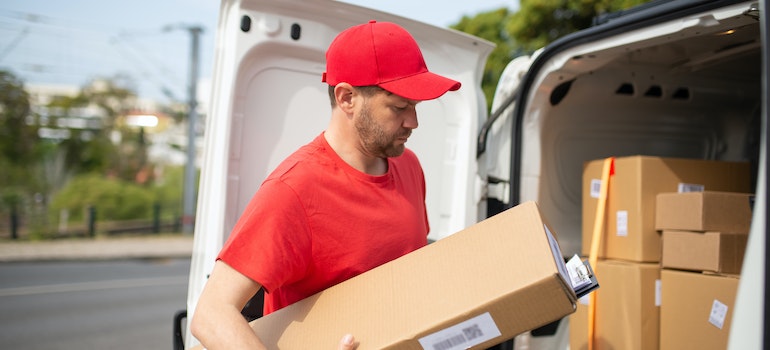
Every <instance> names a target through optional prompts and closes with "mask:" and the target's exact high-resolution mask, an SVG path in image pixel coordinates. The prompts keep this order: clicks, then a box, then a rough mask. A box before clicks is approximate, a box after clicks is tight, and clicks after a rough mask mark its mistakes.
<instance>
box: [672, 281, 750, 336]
mask: <svg viewBox="0 0 770 350" xmlns="http://www.w3.org/2000/svg"><path fill="white" fill-rule="evenodd" d="M738 282H739V279H738V278H737V277H736V276H720V275H709V274H701V273H697V272H686V271H676V270H667V269H663V271H662V272H661V284H662V286H661V291H662V300H661V306H660V349H661V350H680V349H699V350H707V349H720V350H721V349H727V341H728V336H729V335H730V323H731V322H732V314H733V309H734V306H735V296H736V293H737V291H738Z"/></svg>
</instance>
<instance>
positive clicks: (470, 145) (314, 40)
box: [175, 0, 770, 350]
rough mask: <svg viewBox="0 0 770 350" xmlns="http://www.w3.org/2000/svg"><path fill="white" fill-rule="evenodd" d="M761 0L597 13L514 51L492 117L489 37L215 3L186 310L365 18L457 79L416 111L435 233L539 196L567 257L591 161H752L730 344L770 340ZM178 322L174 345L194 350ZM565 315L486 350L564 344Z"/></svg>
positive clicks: (324, 103) (302, 128)
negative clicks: (341, 46)
mask: <svg viewBox="0 0 770 350" xmlns="http://www.w3.org/2000/svg"><path fill="white" fill-rule="evenodd" d="M764 6H765V4H764V3H762V4H758V3H756V2H751V1H748V2H747V1H665V2H657V1H654V2H652V3H650V4H647V5H643V6H640V7H638V8H634V9H630V10H627V11H623V12H620V13H614V14H609V15H606V16H604V17H602V18H598V19H597V21H596V25H595V26H593V27H592V28H589V29H586V30H583V31H580V32H577V33H573V34H571V35H568V36H565V37H563V38H561V39H559V40H557V41H556V42H554V43H552V44H551V45H549V46H547V47H545V48H543V49H541V50H539V51H537V52H536V53H535V54H534V55H532V56H528V57H519V58H516V59H514V60H513V61H512V62H511V63H510V64H509V66H508V67H507V68H506V70H505V72H504V73H503V76H502V77H501V80H500V83H499V85H498V88H497V92H496V95H495V97H494V101H493V108H492V113H491V115H489V116H488V113H487V112H486V103H485V100H484V96H483V94H482V92H481V89H480V81H481V74H482V71H483V67H484V63H485V61H486V58H487V55H488V53H489V52H490V51H491V49H492V48H493V45H492V44H491V43H489V42H486V41H484V40H482V39H479V38H476V37H473V36H469V35H466V34H463V33H460V32H457V31H453V30H449V29H443V28H437V27H433V26H430V25H427V24H423V23H419V22H415V21H413V20H410V19H407V18H403V17H399V16H395V15H392V14H387V13H382V12H378V11H374V10H371V9H366V8H362V7H357V6H354V5H350V4H347V3H341V2H336V1H330V0H282V1H274V0H223V1H222V6H221V13H220V22H219V28H218V32H217V39H216V40H217V44H216V52H215V67H214V79H213V86H212V90H213V95H212V101H211V110H210V112H209V114H208V120H207V125H206V137H205V139H206V141H205V149H204V158H203V167H202V172H201V180H200V189H199V198H198V207H197V223H196V226H195V245H194V249H193V257H192V266H191V272H190V284H189V290H188V299H187V308H188V309H187V313H188V314H190V315H192V313H193V310H194V308H195V305H196V303H197V300H198V295H199V293H200V292H201V290H202V288H203V285H204V284H205V281H206V278H207V276H208V273H209V271H210V270H211V268H212V267H213V264H214V259H215V257H216V255H217V253H218V252H219V249H220V248H221V247H222V245H223V243H224V241H225V240H226V239H227V237H228V235H229V233H230V230H231V229H232V227H233V226H234V224H235V222H236V220H237V218H238V216H239V215H240V214H241V212H242V211H243V209H244V207H245V206H246V204H247V202H248V201H249V199H250V198H251V196H252V195H253V193H254V192H255V191H256V190H257V187H258V186H259V184H260V183H261V182H262V179H263V178H264V177H265V176H266V175H267V174H268V172H269V171H270V170H272V168H273V167H275V166H276V165H277V164H278V162H279V161H281V160H282V159H283V158H284V157H285V156H287V155H288V154H289V153H290V152H292V151H293V150H294V149H296V148H297V147H299V146H301V145H303V144H305V143H307V142H308V141H309V140H311V139H312V138H313V137H314V136H316V135H317V134H319V133H320V132H321V130H323V129H324V128H325V126H326V125H327V122H328V119H327V118H328V115H329V105H328V99H327V95H326V86H325V85H324V84H323V83H322V82H321V73H322V72H323V71H324V67H325V63H324V53H325V50H326V48H327V47H328V45H329V43H330V42H331V40H332V39H333V38H334V37H335V36H336V34H337V33H338V32H340V31H341V30H343V29H345V28H347V27H349V26H352V25H355V24H358V23H363V22H365V21H368V20H370V19H376V20H378V21H391V22H396V23H398V24H400V25H402V26H403V27H405V28H406V29H407V30H408V31H410V32H411V33H412V34H413V35H414V37H415V39H416V40H417V41H418V43H419V44H420V47H421V48H422V50H423V53H424V55H425V59H426V62H427V64H428V67H429V68H430V69H431V70H432V71H435V72H437V73H439V74H442V75H445V76H448V77H450V78H452V79H455V80H458V81H460V82H462V84H463V87H462V89H460V90H459V91H458V92H453V93H448V94H446V95H445V96H443V97H442V98H440V99H438V100H435V101H427V102H424V103H421V104H420V105H419V106H418V113H419V115H420V127H419V128H418V129H417V130H416V131H415V133H414V134H413V136H412V137H411V138H410V141H409V144H408V146H409V147H410V148H411V149H413V150H414V151H415V152H416V153H417V155H418V156H419V157H420V159H421V162H422V163H423V166H424V168H425V175H426V180H427V205H428V211H429V220H430V222H431V229H432V232H431V233H430V236H429V238H430V239H432V240H439V239H442V238H444V237H446V236H448V235H451V234H452V233H454V232H457V231H459V230H461V229H463V228H465V227H467V226H470V225H471V224H473V223H475V222H477V221H480V220H482V219H484V218H486V217H488V216H490V215H493V214H495V213H497V212H500V211H501V210H504V209H505V208H509V207H512V206H514V205H516V204H518V203H520V202H523V201H529V200H534V201H536V202H538V204H539V206H540V208H541V210H542V212H543V215H544V216H545V217H546V218H548V220H549V222H550V224H551V225H552V226H553V229H554V230H555V231H556V232H557V233H558V236H559V240H560V241H559V243H560V245H561V248H562V252H563V253H564V254H565V256H567V257H568V256H572V255H573V254H580V253H581V244H582V242H581V241H582V239H581V178H582V171H583V165H584V163H585V162H586V161H589V160H594V159H600V158H604V157H608V156H625V155H638V154H644V155H653V156H664V157H680V158H696V159H713V160H729V161H748V162H750V163H751V164H752V171H753V176H754V179H755V180H756V183H755V184H756V185H755V188H756V194H757V200H756V204H755V208H754V220H753V223H752V229H751V235H750V239H749V251H748V252H747V254H746V259H745V262H744V268H743V274H742V278H741V282H740V288H739V292H738V301H737V303H736V307H735V310H733V311H732V312H733V318H732V320H733V321H732V322H733V324H732V328H731V329H732V336H731V337H730V348H732V349H762V348H765V346H764V344H765V343H763V342H764V341H765V340H764V338H767V337H764V334H765V333H767V327H765V323H764V320H765V319H766V316H765V313H766V311H765V309H764V308H763V307H762V305H764V293H765V292H764V291H765V290H766V288H765V283H766V281H767V279H766V278H765V273H766V272H765V271H766V269H765V268H764V267H765V265H766V258H765V235H766V228H765V214H766V206H765V198H766V197H765V189H766V173H765V156H766V136H767V129H766V128H767V125H766V101H767V89H766V79H765V77H766V72H767V69H766V68H767V63H766V58H765V57H766V47H767V46H766V45H765V43H766V41H767V39H766V37H764V35H765V33H766V29H767V28H766V27H767V23H766V22H765V19H766V18H765V16H764V10H766V8H764ZM511 254H516V252H515V251H512V252H511ZM599 283H600V284H601V281H599ZM255 304H258V301H255ZM254 309H259V307H254ZM250 312H251V311H244V313H245V314H247V313H250ZM183 315H184V313H180V315H178V317H177V318H176V322H177V324H176V325H175V327H176V328H175V332H176V333H177V334H175V347H176V348H179V349H181V348H184V347H185V346H187V347H189V346H192V345H195V344H196V343H197V341H196V340H195V339H194V338H193V337H192V336H191V335H190V334H189V331H187V330H184V329H183V328H184V327H182V326H181V324H182V320H183V318H184V316H183ZM247 316H250V317H258V316H259V315H258V314H249V315H247ZM567 320H568V319H564V320H562V322H557V323H555V324H553V325H550V327H544V328H543V329H542V330H534V331H533V332H531V333H528V334H526V335H524V336H522V337H519V338H517V340H516V341H513V340H510V341H505V342H503V343H501V344H500V345H498V346H496V347H495V349H501V350H502V349H513V348H516V347H521V346H522V345H523V344H524V343H526V345H527V346H528V347H529V348H530V349H566V348H568V347H569V345H568V334H567V333H568V327H567V323H568V322H567ZM182 339H184V340H185V341H183V340H182ZM769 339H770V338H769ZM501 341H502V340H501ZM517 344H518V346H517Z"/></svg>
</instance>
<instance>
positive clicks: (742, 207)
mask: <svg viewBox="0 0 770 350" xmlns="http://www.w3.org/2000/svg"><path fill="white" fill-rule="evenodd" d="M753 196H754V195H753V194H749V193H734V192H713V191H706V192H686V193H659V194H658V196H657V200H656V202H655V229H656V230H688V231H719V232H725V233H749V229H750V228H751V200H752V197H753Z"/></svg>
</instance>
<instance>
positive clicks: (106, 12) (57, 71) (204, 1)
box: [0, 0, 518, 103]
mask: <svg viewBox="0 0 770 350" xmlns="http://www.w3.org/2000/svg"><path fill="white" fill-rule="evenodd" d="M341 1H344V2H349V3H353V4H357V5H360V6H364V7H369V8H373V9H377V10H381V11H385V12H390V13H393V14H396V15H400V16H404V17H409V18H412V19H416V20H419V21H422V22H426V23H430V24H433V25H436V26H440V27H446V26H448V25H450V24H453V23H455V22H457V21H458V20H459V19H460V18H462V16H463V15H469V16H473V15H475V14H477V13H479V12H484V11H488V10H493V9H497V8H500V7H508V8H510V9H516V8H518V1H516V0H473V1H468V0H419V1H417V0H359V1H355V0H341ZM219 4H220V2H219V1H218V0H128V1H127V0H67V1H60V0H4V1H2V2H0V70H8V71H11V72H12V73H13V74H14V75H15V76H16V77H18V78H19V79H20V80H22V81H23V82H24V84H26V85H32V84H54V85H71V86H78V87H80V86H83V85H86V84H87V83H88V82H89V81H91V80H94V79H97V78H112V77H116V76H125V77H128V78H129V81H131V82H132V84H133V85H132V87H133V88H134V89H135V90H136V91H137V92H138V94H139V96H140V97H143V98H151V99H155V100H158V101H159V102H161V103H165V102H170V101H173V100H176V101H186V100H187V99H188V96H187V94H188V92H187V91H188V88H187V86H188V85H189V77H190V46H191V45H190V42H191V37H192V35H191V34H190V33H191V30H190V29H191V28H195V27H201V28H202V29H203V32H202V34H201V36H200V51H199V55H200V65H199V69H198V76H199V82H201V84H199V85H198V86H199V87H200V88H199V94H201V93H203V94H205V93H206V92H205V91H200V89H205V87H206V86H208V85H207V82H208V81H209V80H210V78H211V70H212V69H211V68H212V63H213V62H212V60H213V50H214V38H215V34H216V33H215V32H216V27H217V21H218V11H219Z"/></svg>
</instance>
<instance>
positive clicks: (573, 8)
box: [451, 0, 647, 107]
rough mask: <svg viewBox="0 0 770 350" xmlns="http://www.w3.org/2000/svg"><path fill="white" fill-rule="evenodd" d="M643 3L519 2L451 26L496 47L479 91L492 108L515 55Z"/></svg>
mask: <svg viewBox="0 0 770 350" xmlns="http://www.w3.org/2000/svg"><path fill="white" fill-rule="evenodd" d="M645 2H647V1H646V0H521V1H520V8H519V10H518V11H516V12H511V11H510V10H509V9H507V8H501V9H498V10H492V11H487V12H481V13H478V14H476V15H475V16H472V17H470V16H463V17H462V18H461V19H460V21H459V22H458V23H456V24H454V25H452V26H451V27H452V28H454V29H457V30H460V31H463V32H466V33H468V34H472V35H475V36H478V37H480V38H483V39H486V40H489V41H491V42H494V43H495V44H497V47H496V48H495V49H494V51H492V53H491V54H490V55H489V58H488V60H487V63H486V66H485V68H484V76H483V79H482V83H481V85H482V90H483V91H484V95H485V96H486V98H487V106H488V107H489V106H491V103H492V97H493V96H494V91H495V89H496V87H497V83H498V81H499V79H500V75H501V74H502V72H503V69H505V66H506V65H507V64H508V62H510V61H511V60H512V59H514V58H516V57H517V56H520V55H523V54H526V53H531V52H534V51H535V50H537V49H539V48H541V47H544V46H546V45H548V44H549V43H551V42H553V41H554V40H556V39H558V38H560V37H563V36H564V35H567V34H569V33H572V32H575V31H578V30H582V29H585V28H588V27H590V26H591V25H592V23H593V19H594V17H596V16H598V15H601V14H604V13H609V12H614V11H618V10H623V9H628V8H630V7H633V6H635V5H639V4H642V3H645Z"/></svg>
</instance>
